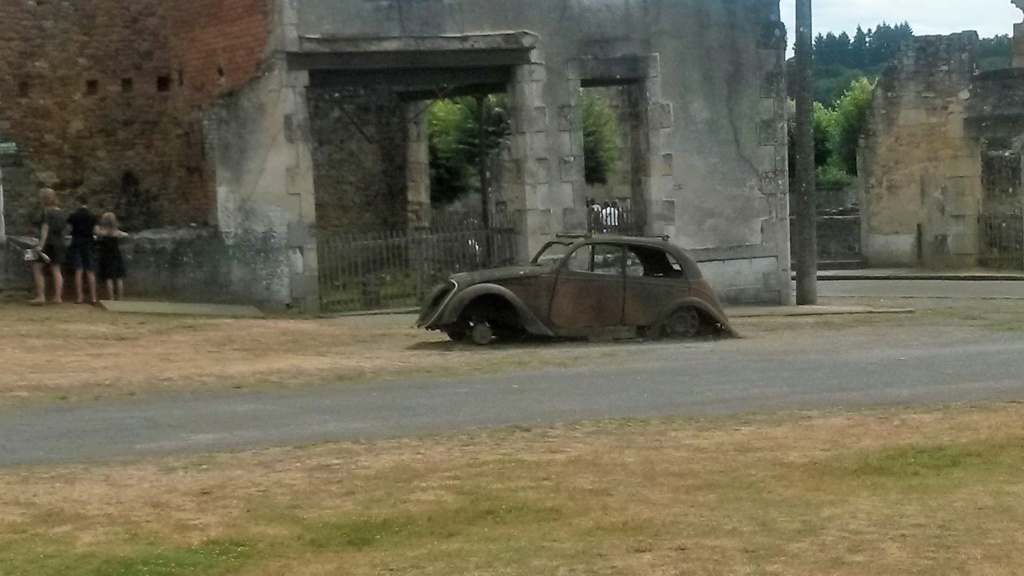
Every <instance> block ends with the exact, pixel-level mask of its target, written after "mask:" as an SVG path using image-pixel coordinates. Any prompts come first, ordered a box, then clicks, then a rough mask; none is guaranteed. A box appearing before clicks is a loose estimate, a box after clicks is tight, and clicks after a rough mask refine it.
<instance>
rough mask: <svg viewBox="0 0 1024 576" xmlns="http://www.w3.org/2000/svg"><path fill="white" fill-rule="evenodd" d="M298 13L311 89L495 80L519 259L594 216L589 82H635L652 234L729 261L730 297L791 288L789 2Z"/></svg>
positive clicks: (377, 5)
mask: <svg viewBox="0 0 1024 576" xmlns="http://www.w3.org/2000/svg"><path fill="white" fill-rule="evenodd" d="M286 12H287V16H286V18H285V19H286V21H287V22H288V23H289V28H288V32H289V38H287V39H286V40H285V44H287V45H288V46H289V50H290V53H289V55H288V59H287V65H288V69H289V70H290V71H292V72H294V73H303V72H305V73H307V74H308V84H307V85H306V86H305V87H303V90H301V93H302V94H303V95H305V94H308V93H310V91H311V89H313V88H316V87H317V86H318V84H317V78H318V77H319V76H320V75H322V74H323V73H324V72H330V73H332V74H334V76H333V78H334V81H336V82H339V83H342V84H344V83H349V84H355V83H358V82H360V81H362V80H361V78H365V77H378V78H381V79H385V80H386V81H387V82H392V83H397V84H401V85H408V84H411V83H413V82H415V81H422V82H424V83H426V85H425V86H423V88H424V89H426V90H429V89H430V88H431V86H433V87H435V88H437V89H440V90H447V89H449V88H451V87H453V86H454V87H458V86H459V82H460V81H463V80H464V77H463V78H455V76H456V74H455V73H456V72H459V71H473V72H474V73H476V74H478V80H477V81H478V82H482V83H486V84H499V85H500V87H499V88H498V90H504V91H505V92H506V94H507V95H508V97H509V113H510V117H511V121H512V122H511V125H512V134H511V137H510V146H509V163H510V166H511V173H510V176H509V178H508V179H507V180H506V181H505V182H504V184H505V185H504V186H503V187H502V190H503V194H504V201H505V202H506V207H507V210H508V211H509V213H510V214H512V215H513V216H514V217H515V218H517V222H518V224H519V225H518V226H517V229H518V230H519V231H520V233H521V235H522V237H521V240H520V245H519V248H518V252H519V256H520V258H524V259H525V258H527V257H528V256H529V254H531V253H532V252H534V251H535V250H536V249H537V248H538V247H539V246H540V245H541V244H542V243H543V242H544V241H545V240H547V239H548V238H550V236H551V235H553V234H555V233H558V232H572V231H582V230H583V229H585V226H586V221H587V220H586V211H585V207H584V204H585V200H586V198H587V196H588V195H590V193H591V192H592V190H588V189H587V187H586V185H585V182H584V181H583V143H582V126H581V115H580V107H581V106H580V104H581V96H580V89H581V88H588V87H596V86H602V87H603V86H616V87H623V88H624V89H625V90H629V91H631V93H634V94H636V95H638V98H637V102H636V106H635V115H636V118H635V120H636V126H635V128H631V133H630V136H631V141H630V142H629V146H630V151H629V152H630V154H632V156H631V158H630V168H629V170H630V173H631V174H630V176H631V181H630V183H629V189H630V193H631V195H632V199H633V200H634V202H632V205H633V208H634V209H638V210H640V211H641V212H642V213H643V214H644V215H645V216H646V231H647V232H648V233H651V234H665V235H668V236H669V237H671V238H672V239H673V240H674V241H675V242H677V243H679V244H681V245H683V246H684V247H685V248H688V249H694V250H701V251H702V254H703V255H704V256H706V257H707V258H709V262H719V263H720V267H721V268H722V269H723V270H728V273H726V274H723V276H722V277H723V278H724V280H723V283H722V284H721V285H720V286H719V287H720V291H721V293H722V295H723V296H724V297H726V298H727V299H730V300H737V301H757V302H778V303H784V302H787V301H788V300H789V298H790V290H789V282H790V280H789V262H790V258H789V233H788V230H789V228H788V223H787V222H788V214H789V204H788V189H787V176H786V172H787V167H786V165H787V148H786V131H785V86H784V77H785V74H784V64H785V45H786V32H785V28H784V27H783V26H782V24H781V21H780V17H779V3H778V1H777V0H723V1H718V2H679V1H677V0H654V1H651V0H600V1H597V2H577V1H575V0H503V1H502V2H494V1H493V0H464V1H459V2H450V1H446V0H415V1H414V0H381V1H374V2H351V3H339V2H336V1H334V0H303V1H302V2H298V3H293V4H290V5H289V8H288V9H287V10H286ZM343 73H347V74H348V76H345V74H343ZM431 75H432V76H431ZM396 76H397V77H396ZM453 80H455V81H453ZM472 82H473V81H470V82H469V83H472ZM431 83H433V84H431ZM463 83H465V82H463ZM296 93H297V94H298V93H299V90H296ZM300 121H301V119H300ZM311 121H319V120H318V119H315V118H311ZM401 155H402V156H406V157H412V155H410V154H409V153H407V151H404V150H403V151H401ZM418 168H419V167H417V171H416V172H415V173H416V174H419V173H420V172H419V170H418ZM321 171H322V168H321V166H320V163H319V162H317V166H316V172H317V173H318V176H317V178H320V176H319V173H320V172H321ZM318 187H319V186H318ZM620 189H621V190H624V188H620ZM634 190H635V192H634ZM613 193H615V194H617V193H618V192H613ZM303 194H305V192H303ZM316 194H317V196H318V200H317V202H318V203H320V202H322V201H321V200H320V199H319V196H321V191H320V190H319V189H318V190H317V191H316ZM317 221H318V223H320V222H322V220H321V218H320V216H319V215H318V216H317ZM736 263H739V264H736ZM712 265H713V264H709V266H712Z"/></svg>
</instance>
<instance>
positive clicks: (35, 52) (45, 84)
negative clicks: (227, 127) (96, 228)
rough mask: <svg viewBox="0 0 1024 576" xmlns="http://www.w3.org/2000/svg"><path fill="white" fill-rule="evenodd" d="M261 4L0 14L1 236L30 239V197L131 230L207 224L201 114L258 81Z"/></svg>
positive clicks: (35, 7)
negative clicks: (113, 219)
mask: <svg viewBox="0 0 1024 576" xmlns="http://www.w3.org/2000/svg"><path fill="white" fill-rule="evenodd" d="M269 1H270V0H132V1H131V2H125V1H123V0H75V1H74V2H58V1H56V0H34V1H30V0H3V2H0V22H3V25H2V26H0V141H3V142H14V143H15V144H16V145H17V153H16V154H15V155H13V156H11V157H8V158H5V159H4V161H5V165H10V166H11V168H10V169H9V170H10V171H12V172H14V173H16V174H17V176H18V177H17V178H15V179H14V181H13V182H11V183H10V184H8V185H6V186H5V190H4V191H5V199H6V202H5V207H4V208H5V217H6V219H7V228H8V233H10V234H22V233H26V232H28V231H29V229H28V223H27V222H25V217H24V215H25V214H26V213H28V212H31V209H32V207H33V205H34V202H35V192H36V188H37V187H38V186H39V185H41V184H46V185H52V186H53V187H55V188H57V189H58V191H59V192H60V193H61V196H62V199H63V200H64V201H65V202H66V203H67V204H68V205H69V206H70V205H71V204H72V202H73V197H74V195H75V194H76V193H77V192H79V191H86V192H89V193H90V194H91V195H92V196H93V198H94V199H93V205H94V207H95V208H96V209H98V210H115V211H118V212H119V214H120V216H121V217H122V220H123V221H124V222H125V224H126V227H128V228H132V229H140V228H152V227H158V226H165V225H185V224H189V223H207V222H210V220H211V218H212V214H213V213H214V198H215V193H214V184H213V178H212V173H211V172H210V167H209V166H208V164H207V162H206V150H204V135H203V124H202V110H203V109H204V108H205V107H208V106H209V105H210V104H212V102H213V101H214V100H215V99H216V97H217V96H218V95H219V94H221V93H223V91H226V90H230V89H232V88H234V87H237V86H239V85H242V84H244V83H245V82H246V81H248V80H249V79H250V78H252V76H253V75H254V74H256V73H257V69H258V65H259V62H261V61H262V60H263V58H264V54H265V51H266V47H267V46H266V42H267V37H268V29H269V17H268V14H269V12H268V9H267V2H269ZM7 171H8V169H5V173H6V172H7Z"/></svg>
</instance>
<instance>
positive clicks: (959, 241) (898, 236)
mask: <svg viewBox="0 0 1024 576" xmlns="http://www.w3.org/2000/svg"><path fill="white" fill-rule="evenodd" d="M977 44H978V37H977V34H976V33H974V32H964V33H961V34H953V35H950V36H921V37H917V38H914V39H913V40H911V41H910V42H909V43H907V44H906V45H904V46H903V48H902V50H901V51H900V53H899V55H898V56H897V59H896V61H895V62H894V63H893V64H891V65H890V66H889V68H887V69H886V70H885V72H884V73H883V74H882V76H881V77H880V78H879V80H878V83H877V85H876V87H875V94H874V102H873V105H872V110H871V114H870V118H869V123H868V128H867V131H866V133H865V135H864V140H863V142H862V147H861V151H860V157H859V163H858V172H859V174H860V185H861V202H860V206H861V227H862V234H861V237H862V242H863V247H862V249H863V252H864V256H865V258H866V260H867V262H868V264H869V265H870V266H913V265H930V266H971V265H975V264H976V263H977V257H978V246H977V216H978V213H979V210H980V203H981V195H982V192H981V155H980V150H979V142H978V139H977V138H976V137H974V136H972V135H970V134H968V133H967V132H966V130H965V123H964V118H965V110H966V108H967V107H968V105H969V101H970V100H971V98H972V93H971V90H969V87H970V84H971V81H972V78H973V76H974V73H975V69H976V64H975V61H976V60H975V59H976V51H977Z"/></svg>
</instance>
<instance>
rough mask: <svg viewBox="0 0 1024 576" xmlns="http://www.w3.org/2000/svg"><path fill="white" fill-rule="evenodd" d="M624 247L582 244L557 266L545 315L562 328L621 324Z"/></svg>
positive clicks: (585, 327)
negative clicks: (547, 310) (549, 304)
mask: <svg viewBox="0 0 1024 576" xmlns="http://www.w3.org/2000/svg"><path fill="white" fill-rule="evenodd" d="M623 298H624V285H623V250H622V246H619V245H615V244H603V243H594V244H584V245H582V246H579V247H578V248H576V250H574V251H573V252H572V253H570V254H569V255H568V256H567V257H566V258H565V260H563V262H562V265H561V266H560V267H559V271H558V278H557V279H556V280H555V289H554V293H553V294H552V297H551V308H550V312H549V314H548V317H549V318H550V320H551V323H552V324H553V325H555V326H557V327H558V328H561V329H564V330H569V331H573V330H581V329H588V328H601V327H606V326H619V325H621V324H622V303H623Z"/></svg>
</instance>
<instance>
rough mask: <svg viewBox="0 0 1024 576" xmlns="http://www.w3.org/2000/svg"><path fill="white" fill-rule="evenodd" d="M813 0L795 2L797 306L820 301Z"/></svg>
mask: <svg viewBox="0 0 1024 576" xmlns="http://www.w3.org/2000/svg"><path fill="white" fill-rule="evenodd" d="M811 21H812V19H811V0H796V37H795V38H796V43H795V46H794V53H795V54H794V55H795V58H796V82H795V84H796V86H795V96H796V135H795V137H796V146H795V153H796V159H795V162H794V165H795V166H796V168H795V174H794V178H793V187H794V188H795V190H792V191H791V192H792V194H791V196H792V200H793V212H794V215H795V216H796V218H795V219H794V226H793V227H794V230H793V242H794V243H795V250H794V256H795V257H796V303H797V304H798V305H801V304H816V303H817V302H818V278H817V276H818V234H817V229H816V227H815V217H816V211H817V210H816V206H815V204H816V202H815V193H814V188H815V186H814V179H815V172H814V85H813V83H812V81H813V76H814V74H813V71H812V68H811V65H812V57H813V52H812V49H813V44H812V43H811V41H812V38H813V37H812V35H811Z"/></svg>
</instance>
